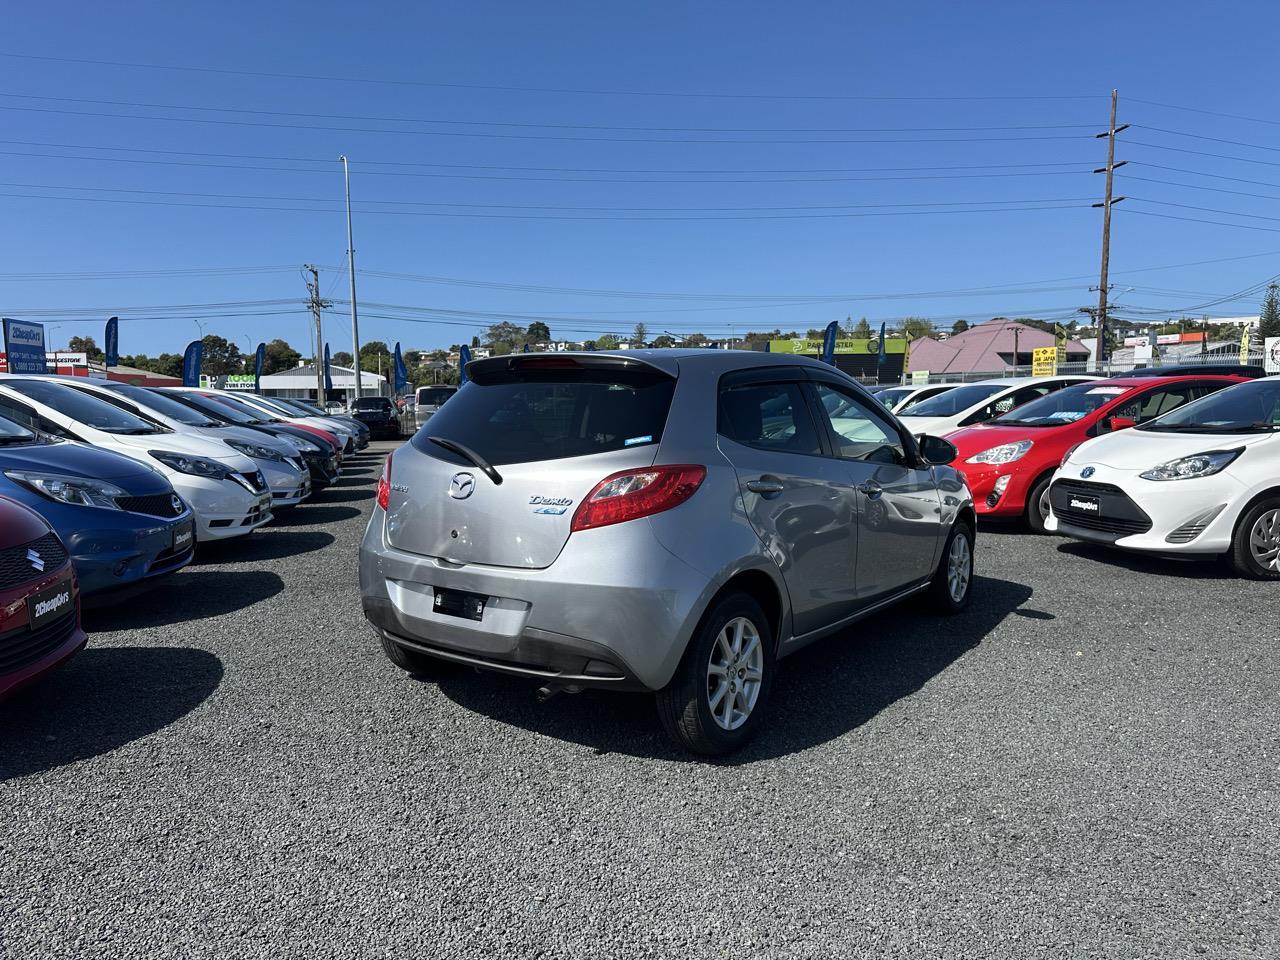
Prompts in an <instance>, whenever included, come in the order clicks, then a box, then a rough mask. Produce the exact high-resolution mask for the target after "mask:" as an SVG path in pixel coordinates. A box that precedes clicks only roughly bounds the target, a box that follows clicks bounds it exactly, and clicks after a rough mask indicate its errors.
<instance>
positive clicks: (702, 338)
mask: <svg viewBox="0 0 1280 960" xmlns="http://www.w3.org/2000/svg"><path fill="white" fill-rule="evenodd" d="M706 342H707V337H706V334H702V333H691V334H689V335H688V336H687V337H685V338H684V345H685V346H686V347H700V346H702V345H703V344H704V343H706Z"/></svg>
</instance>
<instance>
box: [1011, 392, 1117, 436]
mask: <svg viewBox="0 0 1280 960" xmlns="http://www.w3.org/2000/svg"><path fill="white" fill-rule="evenodd" d="M1134 389H1136V388H1134V387H1116V386H1108V385H1106V384H1100V385H1095V384H1092V383H1081V384H1077V385H1076V386H1074V387H1064V388H1062V389H1061V390H1055V391H1054V392H1053V393H1050V394H1046V395H1045V396H1043V397H1040V398H1039V399H1036V400H1032V401H1030V402H1029V403H1024V404H1023V405H1022V406H1020V407H1017V408H1015V409H1013V410H1010V411H1009V412H1008V413H1006V414H1005V415H1004V416H1002V417H996V418H995V419H994V420H992V421H991V422H992V423H1003V424H1017V425H1018V426H1023V427H1058V426H1061V425H1062V424H1064V423H1075V421H1077V420H1081V419H1083V418H1085V417H1087V416H1088V415H1089V414H1091V413H1093V411H1095V410H1097V409H1098V408H1099V407H1102V406H1104V405H1106V404H1108V403H1110V402H1111V401H1112V400H1114V399H1116V397H1120V396H1123V395H1124V394H1126V393H1129V392H1130V391H1132V390H1134Z"/></svg>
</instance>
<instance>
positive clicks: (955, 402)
mask: <svg viewBox="0 0 1280 960" xmlns="http://www.w3.org/2000/svg"><path fill="white" fill-rule="evenodd" d="M1097 379H1098V378H1097V377H1087V376H1060V377H1003V378H1000V379H996V380H979V381H977V382H976V383H962V384H960V385H959V386H954V387H952V388H951V389H950V390H947V391H946V392H944V393H939V394H937V395H935V396H932V397H929V398H928V399H927V400H921V401H919V402H917V403H910V404H908V405H907V406H905V407H901V408H899V409H898V410H897V412H896V416H897V417H898V419H899V420H901V421H902V422H903V424H904V425H905V426H906V428H907V429H908V430H910V431H911V432H912V433H913V434H915V435H916V436H919V435H920V434H922V433H927V434H928V435H929V436H931V437H945V436H946V435H947V434H948V433H950V432H951V431H953V430H959V429H960V428H961V427H970V426H973V424H975V423H985V422H986V421H988V420H990V419H992V418H994V417H998V416H1000V415H1001V414H1005V413H1008V412H1009V411H1010V410H1012V409H1013V408H1014V407H1020V406H1022V405H1023V404H1024V403H1026V402H1028V401H1029V400H1035V399H1036V398H1037V397H1043V396H1044V395H1045V394H1048V393H1053V391H1055V390H1061V389H1062V388H1063V387H1069V386H1071V385H1072V384H1073V383H1084V382H1086V381H1088V380H1097Z"/></svg>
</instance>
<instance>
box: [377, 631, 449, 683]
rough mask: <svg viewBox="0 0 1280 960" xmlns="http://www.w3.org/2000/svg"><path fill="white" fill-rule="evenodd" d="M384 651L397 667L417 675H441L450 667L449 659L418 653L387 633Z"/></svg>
mask: <svg viewBox="0 0 1280 960" xmlns="http://www.w3.org/2000/svg"><path fill="white" fill-rule="evenodd" d="M382 652H383V653H385V654H386V655H387V659H388V660H390V661H391V662H392V663H394V664H395V665H396V666H397V667H399V668H400V669H401V670H405V671H407V672H408V673H410V674H412V675H413V676H415V677H434V676H439V675H440V674H441V673H444V672H445V670H447V669H448V667H449V662H448V661H447V660H441V659H440V658H439V657H433V656H430V655H429V654H425V653H418V652H417V651H416V650H409V649H408V648H406V647H402V646H400V644H398V643H396V642H395V641H394V640H390V639H388V638H387V635H386V634H383V635H382Z"/></svg>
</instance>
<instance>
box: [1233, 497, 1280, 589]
mask: <svg viewBox="0 0 1280 960" xmlns="http://www.w3.org/2000/svg"><path fill="white" fill-rule="evenodd" d="M1230 557H1231V565H1232V566H1233V567H1235V569H1236V572H1237V573H1239V574H1241V575H1242V576H1246V577H1249V578H1250V579H1251V580H1280V497H1268V498H1267V499H1265V500H1263V501H1262V502H1261V503H1255V504H1254V505H1253V506H1252V507H1250V508H1249V510H1248V511H1247V512H1246V513H1245V515H1244V516H1243V517H1242V518H1241V519H1240V523H1239V524H1238V525H1237V526H1236V535H1235V539H1234V540H1233V541H1232V544H1231V553H1230Z"/></svg>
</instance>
